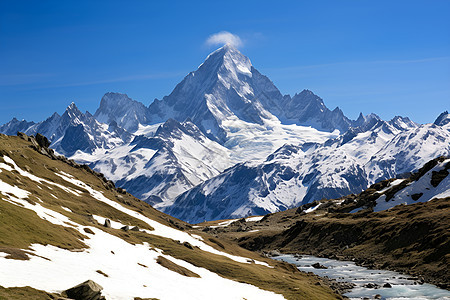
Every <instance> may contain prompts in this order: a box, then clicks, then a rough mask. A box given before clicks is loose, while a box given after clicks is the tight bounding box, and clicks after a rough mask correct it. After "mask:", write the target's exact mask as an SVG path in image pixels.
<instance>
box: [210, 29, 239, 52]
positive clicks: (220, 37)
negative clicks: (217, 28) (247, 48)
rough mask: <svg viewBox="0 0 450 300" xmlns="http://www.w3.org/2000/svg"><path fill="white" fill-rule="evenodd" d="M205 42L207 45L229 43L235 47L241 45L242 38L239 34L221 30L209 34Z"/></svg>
mask: <svg viewBox="0 0 450 300" xmlns="http://www.w3.org/2000/svg"><path fill="white" fill-rule="evenodd" d="M205 43H206V45H208V46H213V45H220V46H222V45H225V44H230V45H233V46H234V47H236V48H239V47H241V46H242V45H243V42H242V39H241V38H240V37H239V36H237V35H236V34H232V33H231V32H228V31H221V32H218V33H214V34H212V35H210V36H209V37H208V39H207V40H206V42H205Z"/></svg>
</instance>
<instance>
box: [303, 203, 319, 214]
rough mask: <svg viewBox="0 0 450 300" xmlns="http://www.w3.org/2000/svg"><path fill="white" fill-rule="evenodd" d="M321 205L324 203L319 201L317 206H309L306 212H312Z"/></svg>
mask: <svg viewBox="0 0 450 300" xmlns="http://www.w3.org/2000/svg"><path fill="white" fill-rule="evenodd" d="M320 205H322V203H319V204H317V205H316V206H313V207H310V208H308V209H307V210H305V213H310V212H313V211H315V210H316V209H318V208H319V206H320Z"/></svg>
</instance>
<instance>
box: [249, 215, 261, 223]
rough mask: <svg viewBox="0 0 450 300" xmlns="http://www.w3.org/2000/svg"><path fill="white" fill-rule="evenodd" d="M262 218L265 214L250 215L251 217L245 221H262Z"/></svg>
mask: <svg viewBox="0 0 450 300" xmlns="http://www.w3.org/2000/svg"><path fill="white" fill-rule="evenodd" d="M262 218H264V216H258V217H249V218H246V219H245V221H246V222H258V221H261V220H262Z"/></svg>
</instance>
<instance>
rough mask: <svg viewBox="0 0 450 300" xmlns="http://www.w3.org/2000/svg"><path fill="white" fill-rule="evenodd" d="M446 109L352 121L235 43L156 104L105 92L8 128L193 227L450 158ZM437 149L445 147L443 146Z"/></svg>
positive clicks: (355, 187) (352, 188) (352, 189)
mask: <svg viewBox="0 0 450 300" xmlns="http://www.w3.org/2000/svg"><path fill="white" fill-rule="evenodd" d="M449 120H450V118H449V117H448V113H447V112H444V113H443V114H441V115H440V116H439V117H438V118H437V120H436V121H435V124H432V125H430V124H427V125H419V124H416V123H415V122H413V121H411V120H410V119H409V118H407V117H400V116H396V117H394V118H393V119H392V120H389V121H384V120H382V119H381V118H380V117H379V116H377V115H376V114H373V113H371V114H368V115H366V116H364V115H363V114H362V113H361V114H360V115H359V117H358V119H357V120H350V119H349V118H347V117H346V116H345V115H344V113H343V112H342V111H341V110H340V109H339V108H338V107H336V108H335V109H334V110H330V109H328V108H327V107H326V106H325V104H324V102H323V100H322V99H321V98H320V97H319V96H317V95H315V94H314V93H313V92H312V91H309V90H303V91H302V92H300V93H298V94H295V95H294V96H292V97H291V96H289V95H282V94H281V93H280V91H279V90H278V89H277V87H276V86H275V85H274V84H273V83H272V82H271V81H270V79H269V78H267V77H266V76H264V75H262V74H261V73H259V72H258V71H257V70H256V69H255V68H254V67H253V66H252V64H251V61H250V59H249V58H247V57H246V56H244V55H243V54H242V53H240V52H239V51H238V50H237V49H236V48H234V47H232V46H230V45H226V46H224V47H222V48H220V49H218V50H216V51H214V52H213V53H211V54H210V55H209V56H208V57H207V58H206V60H205V62H204V63H203V64H201V65H200V66H199V67H198V69H197V70H196V71H194V72H191V73H189V74H188V75H187V76H186V77H185V78H184V79H183V80H182V81H181V82H180V83H179V84H178V85H177V86H176V87H175V88H174V90H173V91H172V93H170V95H168V96H166V97H163V99H162V100H155V101H154V102H153V103H151V104H150V105H149V106H145V105H144V104H143V103H140V102H138V101H135V100H133V99H131V98H130V97H128V96H127V95H126V94H121V93H106V94H105V95H104V96H103V97H102V99H101V101H100V105H99V108H98V109H97V110H96V112H95V113H94V115H92V114H90V113H89V112H86V113H82V112H81V111H79V110H78V108H77V107H76V105H75V104H74V103H72V104H70V105H69V106H68V108H67V109H66V111H65V112H64V113H63V114H62V115H59V114H58V113H54V114H53V115H52V116H51V117H49V118H48V119H46V120H45V121H42V122H39V123H34V122H27V121H25V120H23V121H18V120H17V119H15V118H14V119H13V120H11V121H10V122H8V123H6V124H4V125H3V126H0V132H1V133H5V134H15V133H16V132H17V131H22V132H25V133H26V134H28V135H33V134H36V133H41V134H43V135H45V136H46V137H48V139H49V140H50V142H51V147H52V148H54V149H55V150H56V151H57V152H58V153H60V154H63V155H65V156H68V157H70V158H72V159H75V160H76V161H77V162H80V163H86V164H89V165H90V166H91V167H92V168H94V169H96V170H97V171H100V172H102V173H104V174H105V176H106V177H107V178H109V179H111V180H113V181H115V182H116V184H118V185H119V186H122V187H124V188H126V189H127V190H128V191H130V192H131V193H133V194H134V195H135V196H137V197H139V198H140V199H142V200H145V201H147V202H149V203H151V204H152V205H155V206H156V207H158V208H159V209H162V210H164V211H166V212H169V213H172V214H173V215H174V216H177V217H179V218H182V219H184V220H188V221H191V222H194V221H195V222H196V221H199V220H201V221H203V220H204V219H216V218H228V217H231V216H232V217H239V216H246V215H249V214H261V213H267V212H273V211H278V210H284V209H287V208H290V207H292V206H293V205H299V204H301V203H307V202H309V201H313V200H316V199H320V198H321V197H327V198H336V197H339V196H342V195H345V194H348V193H357V192H360V191H361V190H362V189H365V188H367V186H368V185H369V184H371V183H373V182H375V181H377V180H381V179H385V178H390V177H395V176H396V175H397V174H399V173H405V172H411V171H414V170H415V169H416V168H417V166H418V165H420V164H421V163H423V162H424V161H427V160H430V159H433V158H435V156H437V155H448V154H450V149H449V148H448V144H449V140H450V138H449V129H450V127H449V126H450V125H449V124H450V121H449ZM436 149H437V150H436Z"/></svg>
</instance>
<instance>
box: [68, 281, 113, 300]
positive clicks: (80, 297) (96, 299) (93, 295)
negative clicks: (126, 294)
mask: <svg viewBox="0 0 450 300" xmlns="http://www.w3.org/2000/svg"><path fill="white" fill-rule="evenodd" d="M102 290H103V287H102V286H101V285H99V284H98V283H96V282H94V281H92V280H87V281H85V282H83V283H80V284H79V285H77V286H74V287H73V288H70V289H68V290H65V291H64V292H63V293H62V295H63V296H64V297H68V298H71V299H75V300H106V298H105V297H104V296H102V293H101V291H102Z"/></svg>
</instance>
